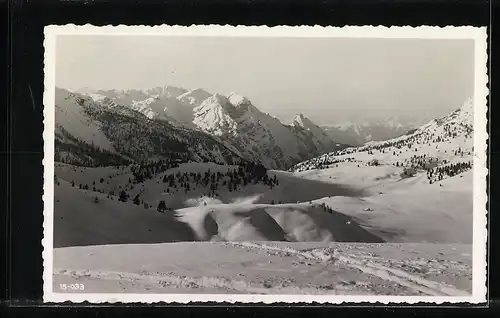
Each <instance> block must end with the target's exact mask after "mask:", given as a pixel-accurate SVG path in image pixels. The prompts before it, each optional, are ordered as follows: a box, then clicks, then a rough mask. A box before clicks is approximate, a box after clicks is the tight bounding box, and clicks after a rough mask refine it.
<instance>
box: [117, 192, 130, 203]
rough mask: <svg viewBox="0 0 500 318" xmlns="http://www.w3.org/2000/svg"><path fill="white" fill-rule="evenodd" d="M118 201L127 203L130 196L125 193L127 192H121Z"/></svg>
mask: <svg viewBox="0 0 500 318" xmlns="http://www.w3.org/2000/svg"><path fill="white" fill-rule="evenodd" d="M118 200H119V201H121V202H127V200H128V194H127V193H126V192H125V190H122V191H120V197H119V198H118Z"/></svg>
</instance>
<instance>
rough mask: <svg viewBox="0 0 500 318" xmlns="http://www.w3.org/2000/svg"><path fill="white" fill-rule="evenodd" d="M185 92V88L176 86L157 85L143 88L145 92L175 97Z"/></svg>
mask: <svg viewBox="0 0 500 318" xmlns="http://www.w3.org/2000/svg"><path fill="white" fill-rule="evenodd" d="M186 92H187V89H184V88H182V87H177V86H168V85H167V86H163V87H162V86H158V87H154V88H151V89H147V90H145V93H147V94H150V95H159V96H165V97H172V98H176V97H178V96H180V95H182V94H184V93H186Z"/></svg>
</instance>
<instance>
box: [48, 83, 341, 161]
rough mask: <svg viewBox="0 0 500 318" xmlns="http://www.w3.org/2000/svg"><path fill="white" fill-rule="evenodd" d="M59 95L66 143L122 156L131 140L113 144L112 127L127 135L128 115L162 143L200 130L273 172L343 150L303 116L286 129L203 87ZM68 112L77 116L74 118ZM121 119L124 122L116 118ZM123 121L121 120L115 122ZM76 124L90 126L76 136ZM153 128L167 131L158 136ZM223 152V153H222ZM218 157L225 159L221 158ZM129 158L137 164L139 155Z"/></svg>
mask: <svg viewBox="0 0 500 318" xmlns="http://www.w3.org/2000/svg"><path fill="white" fill-rule="evenodd" d="M56 95H57V96H56V109H57V114H58V116H56V123H57V125H58V127H59V128H58V129H59V131H60V133H59V134H58V136H59V138H60V141H61V140H63V139H64V140H68V139H71V138H73V139H74V138H76V139H79V140H83V141H85V142H86V143H88V144H91V145H92V144H94V145H98V146H99V147H100V148H101V149H103V150H104V149H105V150H106V151H109V152H110V153H117V154H118V155H123V153H122V151H123V149H121V148H123V147H122V144H125V143H127V142H128V140H127V139H120V144H119V145H118V144H117V142H114V141H113V140H115V139H116V138H115V137H114V136H110V135H109V131H110V128H109V126H112V125H116V127H113V132H114V133H115V134H118V135H122V133H120V130H123V129H124V127H121V125H122V124H121V122H122V121H123V120H122V119H123V117H124V116H125V117H128V118H133V122H134V123H136V124H137V125H142V126H144V127H146V126H149V127H148V130H149V133H151V134H153V136H154V137H153V138H157V135H158V134H160V135H167V134H168V131H171V130H174V131H176V132H183V133H185V134H189V133H190V132H194V131H196V133H195V134H196V135H197V136H202V135H203V134H204V135H208V136H207V137H204V138H209V137H210V138H209V139H210V140H216V141H217V143H218V144H220V145H223V147H225V149H229V151H230V152H231V153H234V154H236V155H237V156H238V157H240V158H242V159H244V160H250V161H255V162H260V163H262V164H264V165H265V166H266V167H269V168H278V169H284V168H289V167H290V166H292V165H293V164H295V163H297V162H300V161H303V160H306V159H309V158H311V157H312V156H317V155H320V154H323V153H326V152H330V151H332V150H335V149H340V148H342V147H343V145H342V144H340V143H337V142H335V141H334V140H333V139H331V138H330V137H329V136H328V135H327V134H326V132H325V131H324V130H323V129H322V128H320V127H319V126H317V125H315V124H314V123H313V122H311V121H310V120H309V119H307V118H305V117H304V116H303V115H302V114H299V115H297V116H296V118H295V120H294V122H293V124H292V125H285V124H283V123H282V122H281V121H280V120H279V119H277V118H275V117H273V116H271V115H269V114H266V113H263V112H261V111H260V110H259V109H258V108H257V107H255V106H254V105H253V104H252V102H251V101H250V100H249V99H248V98H246V97H244V96H241V95H238V94H236V93H229V94H225V95H221V94H218V93H216V94H212V93H209V92H207V91H205V90H203V89H200V88H198V89H194V90H190V91H188V90H186V89H183V88H179V87H174V86H165V87H156V88H152V89H147V90H138V89H131V90H92V89H89V88H84V89H81V90H78V91H75V92H69V91H67V90H64V89H57V90H56ZM94 109H99V112H100V113H99V114H101V113H105V114H106V116H104V117H105V118H106V120H107V122H106V124H104V123H103V122H102V120H103V119H102V118H103V117H102V116H101V117H96V116H93V117H92V116H91V115H89V114H94ZM68 113H71V114H73V116H72V117H69V116H68ZM117 115H120V117H117V118H113V117H114V116H117ZM89 116H90V117H89ZM118 118H120V120H115V119H118ZM73 121H75V122H80V123H82V122H83V123H85V124H83V125H80V126H81V127H80V130H79V131H78V132H74V126H73ZM88 123H92V124H88ZM130 125H133V124H131V123H130ZM76 126H78V124H77V125H76ZM164 126H165V127H168V128H164ZM103 127H104V128H103ZM153 127H157V128H158V129H160V130H162V131H161V132H156V131H155V130H154V128H153ZM127 129H132V128H130V127H128V128H127ZM86 130H87V131H86ZM61 131H64V136H66V137H65V138H61V136H62V135H63V133H61ZM71 131H73V133H71ZM68 136H71V137H68ZM90 136H91V137H90ZM142 137H143V138H147V137H146V136H142ZM82 138H83V139H82ZM125 140H127V141H125ZM155 140H156V139H155ZM147 143H148V141H146V144H147ZM59 144H60V143H59ZM185 146H186V147H187V148H189V147H190V146H188V145H185ZM200 147H202V146H200ZM217 151H218V152H220V149H218V150H217ZM146 153H148V152H146ZM214 156H215V157H220V155H219V153H217V154H214ZM73 157H74V156H73ZM190 157H192V156H191V155H190ZM129 158H131V159H137V158H136V156H131V157H130V156H129ZM68 160H69V159H68Z"/></svg>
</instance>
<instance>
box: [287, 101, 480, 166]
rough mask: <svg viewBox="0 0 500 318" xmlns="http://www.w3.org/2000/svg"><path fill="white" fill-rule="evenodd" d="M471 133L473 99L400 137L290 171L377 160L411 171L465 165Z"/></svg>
mask: <svg viewBox="0 0 500 318" xmlns="http://www.w3.org/2000/svg"><path fill="white" fill-rule="evenodd" d="M472 133H473V111H472V99H468V100H467V101H465V102H464V104H463V105H462V106H461V107H460V108H459V109H457V110H455V111H454V112H452V113H451V114H450V115H448V116H445V117H442V118H439V119H435V120H432V121H430V122H428V123H427V124H425V125H422V126H421V127H419V128H418V129H415V130H413V131H410V132H409V133H407V134H405V135H403V136H400V137H397V138H394V139H389V140H385V141H372V142H367V143H366V144H365V145H364V146H361V147H350V148H346V149H343V150H340V151H335V152H331V153H328V154H324V155H322V156H319V157H317V158H313V159H310V160H307V161H305V162H302V163H300V164H297V165H296V166H295V167H294V168H292V169H291V170H293V171H303V170H308V169H314V168H318V167H320V168H321V167H326V166H329V165H331V164H333V163H337V162H340V161H354V162H360V163H365V164H366V163H369V162H371V161H373V160H377V161H378V163H379V164H389V165H391V164H392V165H396V164H397V166H401V167H414V168H419V167H420V166H422V165H423V164H430V163H431V162H432V163H433V165H434V166H435V165H436V164H437V165H446V164H449V163H454V162H466V161H469V160H472V153H473V139H472ZM417 166H418V167H417Z"/></svg>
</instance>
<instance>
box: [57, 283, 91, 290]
mask: <svg viewBox="0 0 500 318" xmlns="http://www.w3.org/2000/svg"><path fill="white" fill-rule="evenodd" d="M59 288H60V289H61V290H84V289H85V285H83V284H59Z"/></svg>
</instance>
